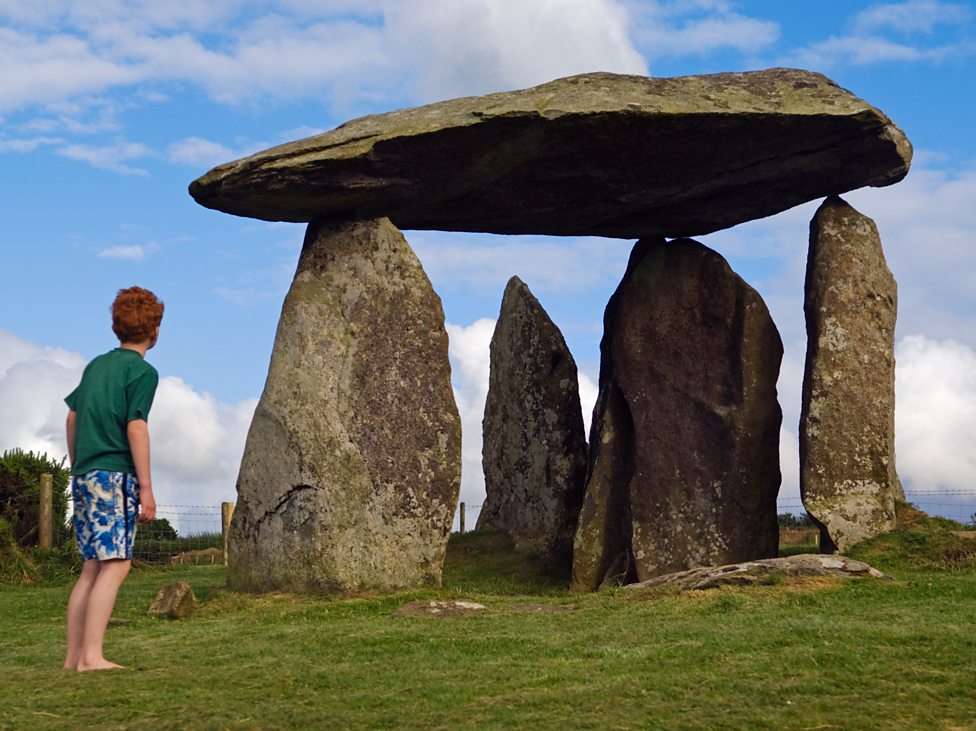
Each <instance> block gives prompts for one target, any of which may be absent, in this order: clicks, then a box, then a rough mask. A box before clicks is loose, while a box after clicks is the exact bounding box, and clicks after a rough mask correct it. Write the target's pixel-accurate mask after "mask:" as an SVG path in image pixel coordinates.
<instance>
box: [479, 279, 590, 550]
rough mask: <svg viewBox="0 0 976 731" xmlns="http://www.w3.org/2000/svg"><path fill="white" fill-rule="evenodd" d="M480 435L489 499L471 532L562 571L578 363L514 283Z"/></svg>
mask: <svg viewBox="0 0 976 731" xmlns="http://www.w3.org/2000/svg"><path fill="white" fill-rule="evenodd" d="M482 431H483V435H484V436H483V439H484V441H483V446H482V458H483V465H484V472H485V491H486V493H487V494H486V497H485V504H484V507H483V508H482V510H481V514H480V515H479V517H478V524H477V528H478V529H485V528H493V529H497V530H502V531H504V532H505V533H507V534H508V535H509V536H511V537H512V539H513V540H514V541H515V547H516V549H518V550H523V551H536V552H539V553H542V554H545V555H548V556H550V557H551V558H553V559H555V560H556V561H557V562H559V563H565V564H566V565H567V566H568V565H569V561H570V555H571V551H572V544H573V534H574V532H575V531H576V520H577V518H578V516H579V510H580V504H581V503H582V501H583V480H584V478H585V476H586V437H585V435H584V433H583V414H582V410H581V408H580V398H579V381H578V377H577V372H576V362H575V361H574V360H573V356H572V355H571V354H570V352H569V348H567V347H566V341H565V340H563V336H562V334H561V333H560V332H559V329H558V328H557V327H556V325H555V324H554V323H553V322H552V320H550V319H549V316H548V315H547V314H546V312H545V310H544V309H542V305H540V304H539V301H538V300H537V299H536V298H535V297H534V296H533V295H532V292H531V291H529V288H528V287H527V286H526V285H525V283H524V282H522V280H520V279H519V278H518V277H512V278H511V279H510V280H509V282H508V286H507V287H506V288H505V295H504V297H503V298H502V307H501V313H500V315H499V317H498V323H497V324H496V325H495V333H494V335H493V336H492V339H491V371H490V377H489V384H488V398H487V401H486V403H485V417H484V422H483V430H482Z"/></svg>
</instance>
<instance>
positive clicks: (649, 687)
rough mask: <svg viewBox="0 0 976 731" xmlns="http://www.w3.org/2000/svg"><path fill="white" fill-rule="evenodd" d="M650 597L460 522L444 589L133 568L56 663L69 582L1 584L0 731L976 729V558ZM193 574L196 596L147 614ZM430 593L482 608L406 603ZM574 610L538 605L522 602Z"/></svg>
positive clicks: (203, 568)
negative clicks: (381, 589)
mask: <svg viewBox="0 0 976 731" xmlns="http://www.w3.org/2000/svg"><path fill="white" fill-rule="evenodd" d="M888 570H890V571H892V573H893V574H894V575H895V577H896V579H897V580H896V581H891V582H878V581H867V580H860V581H853V582H848V583H842V582H840V581H836V582H835V581H829V580H818V581H815V582H809V583H800V584H797V583H795V582H793V581H791V580H784V581H782V582H779V583H776V584H775V585H771V586H764V587H754V588H750V589H738V588H729V589H721V590H715V591H710V592H696V593H692V594H690V595H677V596H676V595H663V596H660V597H658V598H655V599H651V600H648V599H641V600H638V599H636V598H635V597H634V596H633V594H632V593H630V592H628V591H624V590H615V591H609V592H601V593H598V594H592V595H584V596H579V595H571V594H568V593H567V592H566V591H565V590H564V589H563V584H564V582H562V581H561V580H559V579H558V578H557V577H554V576H552V575H551V574H550V573H548V572H547V571H546V570H545V569H544V567H543V566H542V565H541V564H540V563H539V562H537V561H535V560H534V559H532V558H531V557H522V556H516V555H514V554H512V553H511V551H510V550H509V547H508V545H507V544H506V542H505V541H504V540H503V539H501V538H499V537H498V536H491V535H488V536H479V535H477V534H472V535H467V536H463V537H458V536H455V537H454V538H453V539H452V543H451V546H450V549H449V557H448V562H447V565H446V566H445V572H444V573H445V586H444V588H443V589H441V590H425V591H411V592H402V593H398V594H395V595H388V596H375V597H361V598H357V599H345V600H342V599H329V598H322V597H306V596H294V595H287V594H271V595H264V596H251V595H242V594H235V593H232V592H228V591H226V590H224V589H223V588H222V587H223V585H224V582H225V573H224V570H223V568H221V567H211V566H185V565H184V566H175V567H170V568H141V569H138V570H135V571H133V574H132V576H131V577H130V579H129V580H128V581H127V582H126V584H125V586H124V587H123V589H122V593H121V594H120V597H119V601H118V605H117V609H116V616H118V617H121V618H124V619H129V620H131V622H130V623H129V624H127V625H124V626H120V627H113V628H111V629H110V630H109V635H108V639H107V654H108V656H109V658H110V659H114V660H116V661H121V662H125V663H127V664H129V665H130V666H131V667H133V668H135V669H133V670H127V671H117V672H107V673H92V674H78V673H72V672H64V671H62V670H60V664H61V659H62V658H61V653H62V651H63V648H62V642H63V639H62V636H63V632H64V627H63V611H64V605H65V602H66V600H67V595H68V592H69V589H70V584H69V583H66V582H61V583H58V584H55V585H42V586H34V587H17V588H14V587H2V586H0V648H2V652H0V678H2V679H0V698H2V699H3V703H2V704H0V728H24V729H47V728H51V729H60V728H66V727H72V728H84V727H88V726H96V727H98V726H100V727H108V728H123V729H124V728H152V729H171V728H172V729H176V728H202V729H209V728H214V729H225V728H227V729H239V728H241V729H244V728H246V729H251V728H254V729H268V728H282V729H284V728H563V729H577V728H582V729H587V728H593V729H615V728H619V729H631V728H634V729H643V728H651V729H654V728H662V729H672V728H682V729H696V728H700V729H741V728H744V729H752V728H756V729H759V728H776V729H779V728H784V729H805V728H820V729H891V728H898V729H904V728H909V729H912V728H917V729H959V728H963V729H970V728H971V729H976V704H974V703H973V698H974V697H976V634H974V631H973V629H974V627H976V570H973V569H972V568H970V567H956V568H951V567H950V568H947V567H945V566H940V567H933V566H928V567H926V568H918V567H913V566H909V565H905V566H904V568H903V569H900V570H899V571H897V572H895V571H894V570H893V569H891V568H888ZM177 579H183V580H186V581H189V582H190V584H191V585H192V586H193V588H194V591H195V592H196V594H197V596H198V598H200V599H201V602H202V603H201V608H200V610H199V612H198V614H197V615H195V616H194V617H192V618H190V619H187V620H183V621H179V622H167V621H163V620H154V619H150V618H148V617H147V616H146V614H145V612H146V608H147V606H148V604H149V602H150V601H151V600H152V597H153V595H154V594H155V592H156V590H157V589H158V588H159V587H160V586H162V585H163V584H165V583H167V582H170V581H175V580H177ZM421 598H464V599H470V600H474V601H478V602H481V603H483V604H485V605H486V606H487V607H488V611H486V612H485V613H482V614H477V615H469V616H459V617H452V618H447V619H432V618H412V617H404V616H399V615H397V614H396V613H395V610H396V609H397V608H398V607H399V606H401V605H402V604H404V603H406V602H407V601H410V600H414V599H421ZM530 603H531V604H536V605H551V606H553V607H558V608H560V609H562V610H563V611H559V612H554V613H546V614H543V613H537V612H530V611H526V609H525V606H524V605H526V604H530Z"/></svg>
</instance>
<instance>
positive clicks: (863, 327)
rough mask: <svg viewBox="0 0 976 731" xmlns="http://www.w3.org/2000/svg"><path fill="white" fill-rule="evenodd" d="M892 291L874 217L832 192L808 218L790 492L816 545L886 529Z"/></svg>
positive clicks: (889, 515)
mask: <svg viewBox="0 0 976 731" xmlns="http://www.w3.org/2000/svg"><path fill="white" fill-rule="evenodd" d="M897 306H898V291H897V285H896V284H895V279H894V277H893V276H892V275H891V272H890V271H889V270H888V265H887V264H886V262H885V257H884V251H883V250H882V248H881V238H880V236H878V229H877V227H876V226H875V225H874V221H872V220H871V219H870V218H867V217H866V216H863V215H861V214H860V213H858V212H857V211H856V210H854V208H852V207H851V206H849V205H848V204H847V203H845V202H844V201H843V200H841V199H840V198H838V197H836V196H833V197H830V198H828V199H827V200H826V201H824V203H823V205H821V206H820V208H819V210H818V211H817V213H816V215H815V216H814V217H813V221H811V223H810V255H809V258H808V260H807V280H806V300H805V303H804V312H805V313H806V321H807V359H806V368H805V371H804V375H803V406H802V413H801V416H800V493H801V495H802V497H803V504H804V506H805V507H806V509H807V512H809V513H810V515H811V516H812V517H813V519H814V520H815V521H817V523H818V524H819V525H820V545H821V548H822V550H824V551H828V552H829V551H834V550H840V551H844V550H846V549H847V548H848V547H849V546H851V545H853V544H855V543H857V542H858V541H861V540H864V539H865V538H869V537H871V536H873V535H877V534H878V533H884V532H886V531H889V530H892V529H893V528H894V527H895V505H894V501H895V498H896V497H897V498H900V499H904V493H903V492H902V488H901V483H900V482H899V481H898V475H897V473H896V472H895V355H894V345H895V342H894V341H895V315H896V310H897Z"/></svg>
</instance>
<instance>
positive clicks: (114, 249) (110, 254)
mask: <svg viewBox="0 0 976 731" xmlns="http://www.w3.org/2000/svg"><path fill="white" fill-rule="evenodd" d="M157 251H159V244H157V243H156V242H155V241H150V242H149V243H148V244H130V245H128V246H111V247H109V248H107V249H102V250H101V251H99V252H98V256H99V257H101V258H103V259H128V260H130V261H142V260H143V259H145V258H146V257H147V256H148V255H150V254H153V253H155V252H157Z"/></svg>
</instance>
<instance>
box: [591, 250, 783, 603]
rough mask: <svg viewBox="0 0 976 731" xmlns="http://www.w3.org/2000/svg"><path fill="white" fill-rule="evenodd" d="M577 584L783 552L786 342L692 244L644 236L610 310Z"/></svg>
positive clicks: (734, 281) (713, 259)
mask: <svg viewBox="0 0 976 731" xmlns="http://www.w3.org/2000/svg"><path fill="white" fill-rule="evenodd" d="M604 328H605V331H604V336H603V342H602V343H601V346H600V347H601V366H600V397H599V400H598V403H597V408H596V410H595V412H594V415H593V431H592V433H591V435H590V474H589V476H588V481H587V486H586V496H585V499H584V504H583V510H582V513H581V515H580V522H579V528H578V530H577V533H576V540H575V545H574V548H575V553H574V557H573V588H574V589H576V590H582V591H585V590H591V589H594V588H596V587H597V586H599V585H600V584H601V583H602V582H603V581H605V580H606V579H614V578H615V579H616V580H629V579H634V578H636V579H637V580H639V581H643V580H646V579H648V578H650V577H653V576H658V575H660V574H666V573H671V572H675V571H681V570H684V569H690V568H695V567H699V566H709V565H721V564H726V563H734V562H738V561H745V560H749V559H753V558H768V557H771V556H775V555H776V551H777V538H778V529H777V524H776V494H777V492H778V490H779V484H780V471H779V428H780V423H781V421H782V412H781V411H780V407H779V403H778V402H777V399H776V379H777V377H778V375H779V366H780V361H781V360H782V355H783V346H782V343H781V341H780V338H779V334H778V332H777V331H776V327H775V325H774V324H773V321H772V319H771V318H770V316H769V312H768V310H767V309H766V306H765V304H764V303H763V301H762V299H761V298H760V297H759V295H758V294H757V293H756V292H755V290H753V289H752V288H751V287H749V285H747V284H746V283H745V282H744V281H743V280H742V279H741V278H740V277H739V276H738V275H736V274H735V273H734V272H733V271H732V270H731V269H730V268H729V265H728V264H727V263H726V262H725V260H724V259H723V258H722V257H721V256H719V255H718V254H717V253H715V252H714V251H711V250H710V249H708V248H706V247H705V246H703V245H702V244H700V243H698V242H696V241H691V240H689V239H680V240H677V241H672V242H665V241H664V240H663V239H642V240H641V241H639V242H638V243H637V245H636V246H635V247H634V251H633V253H632V254H631V259H630V263H629V265H628V267H627V273H626V274H625V275H624V278H623V281H622V282H621V283H620V286H619V287H618V288H617V291H616V292H615V293H614V295H613V297H612V298H611V300H610V303H609V304H608V306H607V312H606V316H605V318H604Z"/></svg>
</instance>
